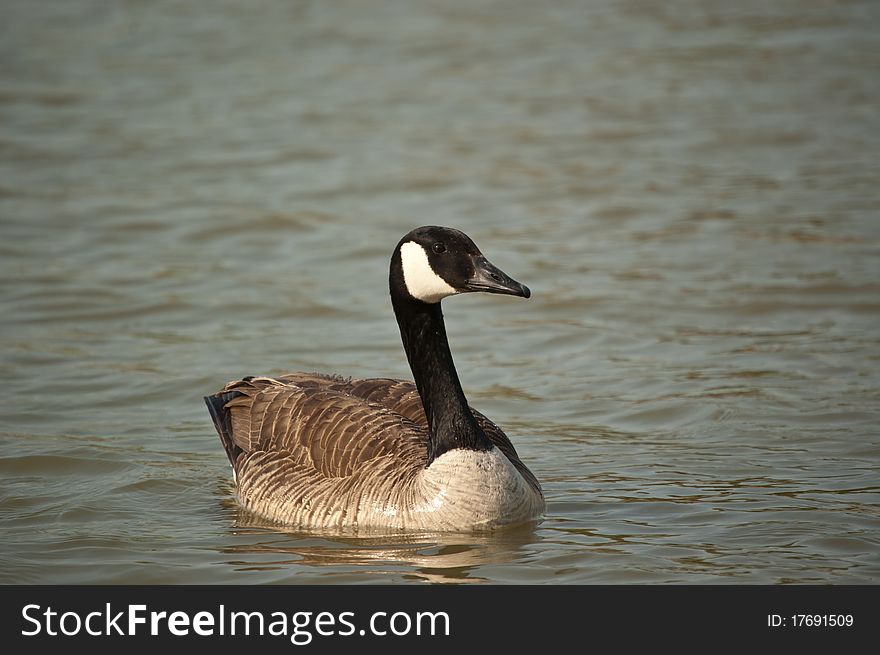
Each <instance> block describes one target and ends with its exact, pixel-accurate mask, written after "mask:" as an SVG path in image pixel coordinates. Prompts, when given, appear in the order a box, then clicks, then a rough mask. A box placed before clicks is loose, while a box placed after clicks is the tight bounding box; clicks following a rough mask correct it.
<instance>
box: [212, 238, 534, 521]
mask: <svg viewBox="0 0 880 655" xmlns="http://www.w3.org/2000/svg"><path fill="white" fill-rule="evenodd" d="M389 286H390V290H391V304H392V306H393V308H394V314H395V316H396V317H397V324H398V326H399V327H400V336H401V338H402V340H403V347H404V350H405V351H406V356H407V359H408V360H409V365H410V369H411V370H412V373H413V377H414V378H415V384H413V383H412V382H409V381H405V380H394V379H387V378H371V379H362V380H358V379H344V378H341V377H338V376H335V375H322V374H318V373H292V374H289V375H281V376H278V377H274V378H269V377H246V378H243V379H242V380H237V381H233V382H230V383H229V384H227V385H226V386H225V387H224V388H223V389H222V390H221V391H219V392H217V393H216V394H214V395H212V396H207V397H206V398H205V402H206V403H207V405H208V410H209V411H210V413H211V418H212V419H213V421H214V426H215V427H216V428H217V432H218V433H219V434H220V440H221V441H222V442H223V446H224V448H225V449H226V454H227V455H228V457H229V461H230V463H231V465H232V470H233V477H234V479H235V482H236V484H237V490H238V497H239V500H240V501H241V503H242V504H243V505H244V506H245V507H247V508H248V509H250V510H251V511H253V512H255V513H257V514H260V515H262V516H264V517H266V518H269V519H271V520H273V521H277V522H280V523H283V524H286V525H292V526H297V527H301V528H306V529H326V528H329V529H350V528H358V529H368V528H393V529H403V530H430V531H441V530H442V531H464V530H473V529H483V528H494V527H498V526H502V525H511V524H516V523H523V522H527V521H532V520H535V519H537V518H539V517H540V515H541V513H542V512H543V510H544V496H543V494H542V492H541V486H540V484H539V483H538V481H537V479H536V478H535V476H534V475H533V474H532V472H531V471H529V469H528V468H527V467H526V465H525V464H523V463H522V461H520V459H519V457H518V456H517V454H516V450H515V449H514V447H513V444H511V443H510V440H509V439H508V438H507V436H506V435H505V434H504V433H503V432H502V431H501V429H500V428H499V427H498V426H496V425H495V424H494V423H492V421H490V420H489V419H487V418H486V417H485V416H483V415H482V414H480V413H479V412H477V411H476V410H473V409H471V408H470V407H469V406H468V403H467V399H466V398H465V396H464V392H463V391H462V388H461V383H460V382H459V380H458V374H457V373H456V371H455V366H454V364H453V361H452V354H451V353H450V351H449V343H448V341H447V339H446V327H445V325H444V323H443V313H442V312H441V310H440V301H441V300H442V299H443V298H445V297H447V296H452V295H455V294H458V293H466V292H471V291H485V292H487V293H500V294H508V295H513V296H520V297H523V298H528V297H529V296H530V295H531V293H530V291H529V289H528V287H526V286H525V285H522V284H520V283H519V282H516V281H515V280H513V279H512V278H510V277H509V276H508V275H506V274H505V273H503V272H501V271H500V270H499V269H498V268H496V267H495V266H494V265H492V264H491V263H489V261H488V260H487V259H486V258H485V257H484V256H483V254H482V253H481V252H480V250H479V249H478V248H477V246H476V245H475V244H474V242H473V241H471V239H470V238H469V237H468V236H467V235H466V234H464V233H463V232H460V231H459V230H455V229H452V228H446V227H436V226H426V227H420V228H417V229H415V230H413V231H411V232H410V233H409V234H407V235H406V236H404V237H403V238H402V239H401V240H400V242H399V243H398V244H397V247H396V248H395V249H394V254H393V255H392V257H391V271H390V274H389Z"/></svg>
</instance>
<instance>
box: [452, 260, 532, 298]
mask: <svg viewBox="0 0 880 655" xmlns="http://www.w3.org/2000/svg"><path fill="white" fill-rule="evenodd" d="M464 288H465V290H466V291H484V292H486V293H502V294H505V295H508V296H519V297H520V298H528V297H529V296H531V295H532V292H531V291H529V288H528V287H527V286H526V285H525V284H520V283H519V282H517V281H516V280H514V279H513V278H512V277H510V276H509V275H508V274H507V273H505V272H504V271H502V270H501V269H500V268H498V267H497V266H495V265H494V264H492V263H491V262H490V261H489V260H488V259H486V258H485V257H484V256H483V255H478V256H477V257H474V273H473V275H471V277H470V279H469V280H468V281H467V282H465V285H464Z"/></svg>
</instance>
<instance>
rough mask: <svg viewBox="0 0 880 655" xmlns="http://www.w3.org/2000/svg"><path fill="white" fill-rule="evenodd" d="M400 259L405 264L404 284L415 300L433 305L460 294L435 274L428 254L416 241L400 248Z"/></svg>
mask: <svg viewBox="0 0 880 655" xmlns="http://www.w3.org/2000/svg"><path fill="white" fill-rule="evenodd" d="M400 259H401V263H402V264H403V283H404V284H405V285H406V290H407V291H409V295H411V296H412V297H413V298H415V299H417V300H421V301H422V302H427V303H432V304H433V303H438V302H440V301H441V300H443V299H444V298H446V297H447V296H452V295H455V294H456V293H458V292H457V291H456V290H455V289H453V288H452V287H451V286H449V284H447V283H446V280H444V279H443V278H442V277H440V276H439V275H437V274H436V273H435V272H434V269H433V268H431V264H430V263H429V262H428V253H426V252H425V249H424V248H422V246H420V245H419V244H417V243H415V242H414V241H407V242H406V243H404V244H403V245H402V246H400Z"/></svg>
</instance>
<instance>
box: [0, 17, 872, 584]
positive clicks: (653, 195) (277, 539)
mask: <svg viewBox="0 0 880 655" xmlns="http://www.w3.org/2000/svg"><path fill="white" fill-rule="evenodd" d="M878 33H880V4H878V3H873V2H844V3H827V2H819V1H814V0H807V1H801V0H799V1H797V2H775V3H772V5H768V3H765V2H757V1H752V0H749V1H746V2H738V3H728V2H722V1H720V0H714V1H705V2H699V3H690V2H689V3H678V2H667V3H654V2H636V1H624V2H618V1H616V0H615V1H612V0H596V1H592V2H559V3H553V5H552V7H546V6H544V5H542V4H541V3H532V2H504V3H500V2H486V3H471V2H465V1H454V2H445V1H444V2H425V3H409V2H404V1H402V0H400V1H396V2H378V1H370V2H361V1H357V2H355V1H353V0H352V1H350V2H334V3H319V2H288V1H286V0H278V1H268V0H261V1H260V2H253V3H239V2H232V1H228V2H214V3H211V4H210V6H199V7H198V8H197V6H196V5H195V4H192V5H191V4H182V3H178V2H171V1H167V2H164V1H158V2H150V3H143V2H135V1H133V0H132V1H125V2H116V3H112V5H111V4H108V3H104V2H100V1H98V0H65V1H53V2H39V3H36V2H29V1H25V0H18V1H9V2H5V3H4V20H3V22H2V24H0V72H2V75H0V230H2V240H0V251H2V260H0V261H2V264H0V265H2V279H0V303H2V324H0V330H2V332H0V337H2V345H3V347H2V353H0V355H2V363H3V371H4V374H5V379H6V383H5V388H4V391H3V394H2V396H0V446H2V450H0V476H2V477H0V517H2V523H3V528H4V530H3V540H2V545H0V581H2V582H6V583H62V584H69V583H74V584H75V583H132V584H134V583H214V582H216V583H239V582H242V583H245V582H246V583H264V582H279V583H318V582H326V583H373V582H383V583H387V582H491V583H748V584H751V583H781V582H794V583H808V582H816V583H874V584H876V583H878V582H880V548H878V545H880V477H878V464H880V429H878V424H880V329H878V328H880V295H878V293H880V213H878V207H880V158H878V153H880V114H878V111H877V107H878V106H880V40H878V37H877V35H878ZM423 224H440V225H451V226H455V227H458V228H460V229H463V230H465V231H466V232H467V233H468V234H469V235H470V236H471V237H472V238H473V239H474V240H475V241H476V242H477V244H478V245H480V246H481V248H482V249H483V251H484V253H485V254H486V255H487V256H488V257H489V259H490V260H492V261H493V262H494V263H495V264H497V265H498V266H499V267H500V268H502V269H503V270H505V271H506V272H508V273H510V274H511V275H512V276H513V277H515V278H516V279H518V280H520V281H522V282H523V283H525V284H527V285H529V287H531V289H532V292H533V296H532V298H531V299H530V300H529V301H527V302H524V301H520V300H514V299H510V298H501V297H486V296H482V297H480V296H476V295H475V296H469V297H463V298H454V299H450V300H448V301H446V302H445V303H444V310H445V315H446V319H447V327H448V330H449V336H450V342H451V345H452V349H453V353H454V355H455V357H456V363H457V366H458V369H459V374H460V377H461V379H462V383H463V385H464V388H465V391H466V393H467V394H468V398H469V400H470V402H471V403H472V404H473V405H474V406H476V407H477V408H479V409H480V410H481V411H483V412H484V413H485V414H487V415H488V416H489V417H491V418H492V419H493V420H494V421H495V422H497V423H498V424H499V425H501V426H502V427H503V428H504V429H505V430H506V432H507V434H508V435H509V436H510V438H511V439H512V441H513V442H514V444H515V445H516V447H517V449H518V451H519V453H520V455H521V457H522V458H523V460H524V461H525V462H526V463H527V464H528V465H529V466H530V468H531V469H532V470H533V471H534V472H535V474H536V475H537V476H538V478H539V479H540V480H541V481H542V484H543V486H544V489H545V493H546V496H547V500H548V509H547V514H546V517H545V519H544V521H543V522H542V523H541V524H539V525H538V526H536V527H528V528H522V529H515V530H508V531H503V532H499V533H494V534H483V535H467V534H464V535H432V534H427V535H386V536H384V537H376V536H373V537H368V538H366V537H363V538H358V537H344V538H343V537H339V536H334V535H327V534H324V535H321V534H317V535H316V534H303V533H297V532H289V531H285V530H282V529H279V528H277V527H273V526H269V525H265V524H260V523H259V522H257V521H255V520H254V519H253V517H251V516H249V515H248V514H247V513H246V512H244V511H243V510H241V509H240V508H239V507H238V506H237V504H236V502H235V500H234V497H233V487H232V484H231V476H230V471H229V467H228V464H227V461H226V457H225V455H224V453H223V449H222V447H221V445H220V443H219V441H218V439H217V436H216V434H215V432H214V430H213V427H212V425H211V421H210V419H209V417H208V414H207V412H206V410H205V407H204V405H203V403H202V396H203V395H205V394H208V393H212V392H213V391H215V390H217V389H218V388H220V386H222V385H223V384H224V383H225V382H226V381H228V380H231V379H235V378H240V377H242V376H244V375H257V374H277V373H283V372H287V371H297V370H306V371H309V370H318V371H326V372H336V373H342V374H345V375H353V376H356V377H370V376H381V377H384V376H393V377H409V376H410V373H409V370H408V368H407V365H406V359H405V357H404V355H403V351H402V348H401V345H400V342H399V335H398V332H397V326H396V324H395V322H394V318H393V315H392V313H391V308H390V302H389V299H388V293H387V266H388V259H389V257H390V254H391V251H392V249H393V247H394V245H395V243H396V242H397V240H398V239H399V238H400V236H402V235H403V234H404V233H406V232H407V231H409V230H410V229H411V228H413V227H415V226H418V225H423Z"/></svg>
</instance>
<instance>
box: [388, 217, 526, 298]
mask: <svg viewBox="0 0 880 655" xmlns="http://www.w3.org/2000/svg"><path fill="white" fill-rule="evenodd" d="M390 285H391V294H392V296H398V297H401V296H402V297H405V298H411V299H413V300H415V301H418V302H422V303H427V304H436V303H438V302H440V301H441V300H443V298H446V297H447V296H453V295H456V294H459V293H470V292H475V291H483V292H485V293H500V294H506V295H510V296H519V297H521V298H528V297H529V296H530V295H531V291H529V288H528V287H527V286H526V285H524V284H520V283H519V282H517V281H516V280H514V279H513V278H511V277H510V276H509V275H507V273H504V272H503V271H502V270H501V269H499V268H498V267H497V266H495V265H494V264H492V263H491V262H490V261H489V260H488V259H486V257H485V256H484V255H483V253H481V252H480V249H479V248H477V246H476V244H475V243H474V242H473V241H472V240H471V238H470V237H469V236H468V235H466V234H465V233H464V232H462V231H460V230H456V229H454V228H450V227H438V226H436V225H426V226H423V227H419V228H416V229H415V230H412V231H411V232H409V233H408V234H407V235H405V236H404V237H403V238H402V239H401V240H400V242H399V243H398V244H397V248H395V250H394V254H393V255H392V258H391V277H390Z"/></svg>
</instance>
